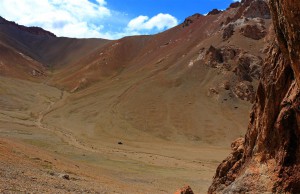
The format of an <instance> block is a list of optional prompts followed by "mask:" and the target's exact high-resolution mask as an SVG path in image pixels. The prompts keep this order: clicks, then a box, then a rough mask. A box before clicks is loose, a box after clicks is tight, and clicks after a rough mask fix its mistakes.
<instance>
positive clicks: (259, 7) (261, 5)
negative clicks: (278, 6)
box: [243, 0, 271, 19]
mask: <svg viewBox="0 0 300 194" xmlns="http://www.w3.org/2000/svg"><path fill="white" fill-rule="evenodd" d="M250 2H251V3H250ZM249 3H250V6H249V7H248V8H247V9H246V10H245V11H244V14H243V15H244V16H245V17H247V18H256V17H259V18H263V19H270V18H271V13H270V9H269V7H268V4H267V3H266V1H265V0H254V1H253V0H251V1H249Z"/></svg>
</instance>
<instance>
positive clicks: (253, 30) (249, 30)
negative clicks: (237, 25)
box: [240, 25, 267, 40]
mask: <svg viewBox="0 0 300 194" xmlns="http://www.w3.org/2000/svg"><path fill="white" fill-rule="evenodd" d="M240 32H241V34H242V35H243V36H245V37H248V38H251V39H254V40H260V39H262V38H264V37H265V36H266V35H267V32H266V30H265V29H264V28H262V27H259V26H258V25H246V26H245V27H243V28H241V30H240Z"/></svg>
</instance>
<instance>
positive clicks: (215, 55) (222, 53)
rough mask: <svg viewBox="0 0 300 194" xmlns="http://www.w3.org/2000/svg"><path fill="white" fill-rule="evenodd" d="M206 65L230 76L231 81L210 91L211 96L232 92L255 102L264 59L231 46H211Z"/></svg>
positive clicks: (205, 61)
mask: <svg viewBox="0 0 300 194" xmlns="http://www.w3.org/2000/svg"><path fill="white" fill-rule="evenodd" d="M204 63H205V64H206V65H207V66H209V67H212V68H216V69H218V71H219V72H221V73H224V74H229V75H231V76H230V81H228V82H226V84H225V83H221V84H219V85H221V87H216V86H215V87H214V91H212V90H209V91H208V94H209V96H211V95H214V94H218V93H219V91H220V90H222V89H223V90H230V93H231V94H233V96H235V97H236V98H238V99H241V100H245V101H249V102H251V103H253V102H254V100H255V91H256V88H257V83H258V80H259V78H260V76H261V71H262V70H261V69H262V68H261V67H262V64H263V59H262V58H260V57H257V56H254V55H251V54H248V53H246V52H244V51H243V50H241V49H238V48H234V47H231V46H225V47H221V48H216V47H214V46H210V47H209V49H208V50H207V51H206V53H205V55H204Z"/></svg>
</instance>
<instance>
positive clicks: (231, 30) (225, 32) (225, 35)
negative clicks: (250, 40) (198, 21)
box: [222, 24, 234, 40]
mask: <svg viewBox="0 0 300 194" xmlns="http://www.w3.org/2000/svg"><path fill="white" fill-rule="evenodd" d="M233 34H234V25H233V24H229V25H227V26H226V27H225V28H224V30H223V37H222V38H223V40H228V39H229V38H230V37H231V36H232V35H233Z"/></svg>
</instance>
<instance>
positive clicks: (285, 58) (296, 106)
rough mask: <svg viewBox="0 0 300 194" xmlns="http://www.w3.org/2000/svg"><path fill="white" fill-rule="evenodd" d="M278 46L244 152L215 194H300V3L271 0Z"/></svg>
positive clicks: (229, 162)
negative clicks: (270, 193)
mask: <svg viewBox="0 0 300 194" xmlns="http://www.w3.org/2000/svg"><path fill="white" fill-rule="evenodd" d="M269 4H270V8H271V12H272V16H273V20H274V29H275V32H276V35H277V42H274V43H273V45H272V47H271V48H270V49H269V51H268V57H267V58H266V60H265V64H264V68H263V73H262V77H261V81H260V84H259V86H258V91H257V94H256V100H255V104H254V106H253V109H252V112H251V114H250V123H249V127H248V131H247V133H246V135H245V140H244V143H243V145H242V146H241V149H239V151H237V150H238V149H233V152H232V154H231V155H230V156H229V157H228V158H226V159H225V160H224V161H223V162H222V164H220V166H219V167H218V169H217V171H216V175H215V176H214V179H213V183H212V185H211V186H210V188H209V191H208V192H209V193H243V192H250V193H253V192H255V193H263V192H272V193H300V127H299V124H300V88H299V86H300V85H299V84H300V43H299V40H300V31H299V29H300V1H297V0H284V1H282V0H270V1H269Z"/></svg>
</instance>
